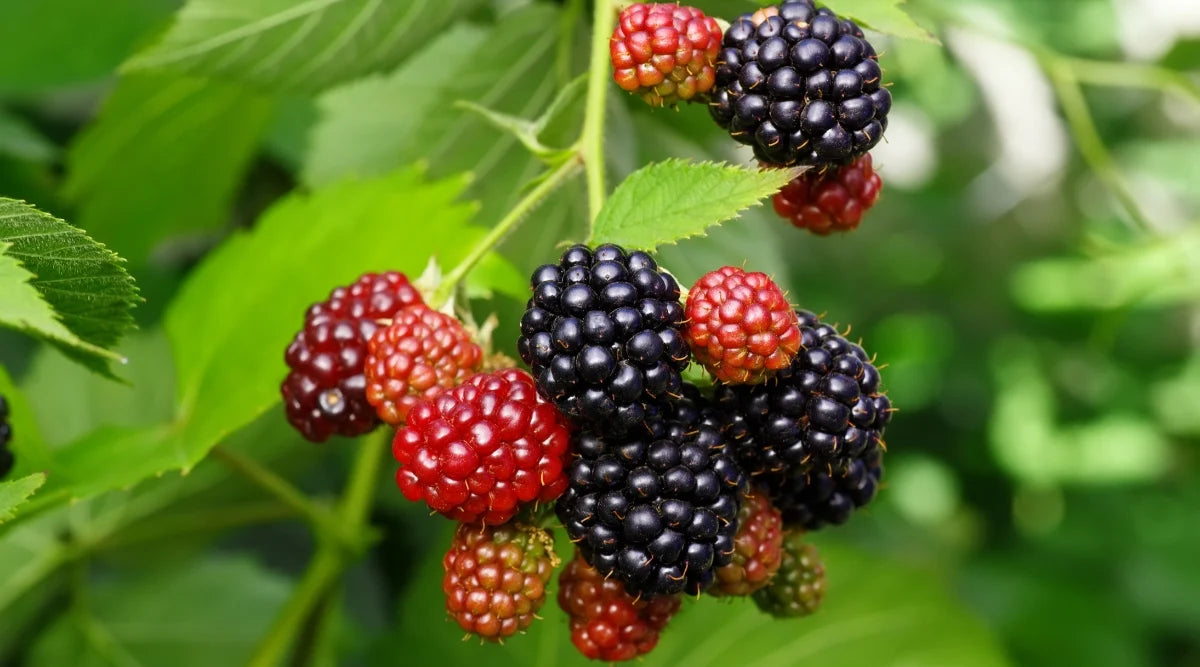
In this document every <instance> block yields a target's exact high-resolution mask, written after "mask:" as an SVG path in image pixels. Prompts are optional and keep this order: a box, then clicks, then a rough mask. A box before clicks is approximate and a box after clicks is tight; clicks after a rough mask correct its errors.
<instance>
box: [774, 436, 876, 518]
mask: <svg viewBox="0 0 1200 667" xmlns="http://www.w3.org/2000/svg"><path fill="white" fill-rule="evenodd" d="M882 476H883V452H882V451H880V450H879V449H878V448H876V449H875V450H873V451H872V452H871V453H870V454H868V455H867V456H865V457H863V458H861V459H854V460H852V461H850V462H849V463H848V464H846V466H845V468H843V469H842V470H840V471H834V472H828V471H818V470H813V471H810V472H809V473H807V474H805V473H795V474H793V475H791V476H788V477H786V478H783V479H782V480H780V481H779V482H778V483H777V484H776V486H775V487H774V489H773V491H774V493H773V495H774V497H775V504H776V505H777V506H778V507H779V511H780V512H782V513H783V522H784V523H785V524H786V525H788V526H794V527H801V528H804V529H805V530H816V529H818V528H821V527H823V526H826V525H840V524H843V523H846V521H847V520H849V519H850V515H851V514H853V513H854V510H856V509H858V508H860V507H862V506H864V505H866V504H867V503H870V502H871V501H872V500H874V499H875V492H876V491H877V490H878V488H879V478H880V477H882Z"/></svg>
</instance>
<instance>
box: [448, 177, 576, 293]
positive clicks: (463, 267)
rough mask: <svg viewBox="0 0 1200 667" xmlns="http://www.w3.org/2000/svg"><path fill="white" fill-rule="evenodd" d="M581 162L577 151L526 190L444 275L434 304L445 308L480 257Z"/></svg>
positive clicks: (563, 180)
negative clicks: (519, 199)
mask: <svg viewBox="0 0 1200 667" xmlns="http://www.w3.org/2000/svg"><path fill="white" fill-rule="evenodd" d="M579 162H580V161H579V156H577V155H573V156H571V157H569V158H567V159H566V160H565V161H564V162H563V163H562V164H560V165H558V166H556V167H554V169H552V170H551V171H550V173H549V174H548V175H547V176H546V178H545V179H543V180H542V182H540V183H538V184H537V185H536V186H534V188H533V189H532V190H530V191H529V192H528V193H526V195H525V196H524V197H522V198H521V201H519V202H517V205H516V206H514V207H513V209H512V210H511V211H509V212H508V214H507V215H505V216H504V218H503V219H501V220H500V222H498V223H496V226H495V227H493V228H492V230H491V231H490V232H488V234H487V236H485V237H483V239H481V240H480V241H479V243H477V244H475V247H474V248H472V249H471V252H470V254H468V255H467V256H466V257H465V258H464V259H463V260H462V261H461V262H459V263H458V266H456V267H454V269H453V270H452V271H450V273H448V274H446V277H445V278H443V279H442V283H441V284H440V285H438V288H437V291H436V292H434V294H433V296H432V297H431V298H430V305H431V306H433V307H434V308H441V307H442V305H443V304H445V303H446V301H447V300H448V299H449V298H450V295H452V294H453V293H454V288H455V287H457V286H458V283H460V282H462V280H463V278H465V277H466V276H467V274H468V273H470V272H471V269H473V268H475V265H476V264H478V263H479V260H481V259H483V258H484V256H485V255H487V254H488V253H489V252H491V251H492V249H493V248H495V247H496V245H497V244H498V243H500V241H501V240H503V239H504V237H505V236H506V235H507V234H508V233H509V232H511V231H513V229H515V228H516V227H517V225H518V224H520V222H521V221H522V220H524V219H525V216H527V215H528V214H529V213H530V211H532V210H533V209H535V208H537V205H538V204H540V203H542V200H543V199H545V198H546V197H547V196H548V195H549V194H550V193H552V192H554V191H555V190H556V189H558V186H560V185H562V184H563V183H564V182H565V181H566V180H567V179H568V178H570V177H571V176H572V175H574V173H575V171H576V170H577V169H578V168H579Z"/></svg>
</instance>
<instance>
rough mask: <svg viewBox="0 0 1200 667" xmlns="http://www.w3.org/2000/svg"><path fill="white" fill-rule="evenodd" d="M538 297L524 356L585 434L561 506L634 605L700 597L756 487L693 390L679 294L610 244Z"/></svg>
mask: <svg viewBox="0 0 1200 667" xmlns="http://www.w3.org/2000/svg"><path fill="white" fill-rule="evenodd" d="M531 287H532V289H533V297H532V298H531V299H530V300H529V303H528V306H527V309H526V311H525V315H524V317H523V318H522V320H521V336H520V338H519V340H518V342H517V349H518V352H519V353H520V355H521V358H522V359H524V360H525V362H526V363H528V364H529V365H530V367H531V368H532V370H533V375H534V378H535V379H536V382H537V385H538V389H539V390H540V391H541V392H542V394H543V395H545V396H546V397H547V398H549V399H550V400H552V401H554V402H555V404H556V405H557V406H558V407H559V409H560V410H561V411H562V412H563V413H564V414H566V415H567V416H569V417H570V418H571V419H572V420H574V421H575V422H576V423H577V424H578V425H579V427H580V431H579V433H578V434H577V435H576V437H575V439H574V442H573V446H572V452H573V453H572V460H571V463H570V465H569V467H568V469H567V476H568V478H569V480H570V484H569V486H568V489H567V492H566V493H565V494H564V495H563V496H562V497H561V498H560V499H559V501H558V505H557V510H558V515H559V517H560V518H561V519H562V522H563V525H564V526H565V527H566V530H567V533H568V535H569V536H570V538H571V539H572V540H573V541H575V542H576V543H577V544H578V545H579V548H580V552H581V553H582V554H583V556H584V558H585V559H587V561H588V563H589V564H591V565H592V566H593V567H595V568H596V569H597V570H598V571H599V572H600V573H601V574H603V575H604V576H616V577H617V578H619V579H620V580H621V581H622V582H624V584H625V587H626V590H628V591H629V592H630V593H631V594H633V595H668V594H676V593H682V592H688V593H691V594H695V593H699V592H700V591H701V590H704V589H705V588H707V587H708V586H709V585H710V584H711V583H712V581H713V576H714V575H713V572H714V569H715V568H717V567H720V566H722V565H725V564H727V563H728V562H729V559H730V557H731V556H732V554H733V537H734V534H735V533H736V532H737V515H738V509H739V507H740V503H741V497H742V494H743V492H744V490H745V478H744V475H743V473H742V471H741V469H740V467H739V466H738V465H737V463H736V462H735V461H734V459H733V457H732V456H730V455H729V454H728V453H727V450H726V447H725V443H724V439H723V436H722V434H721V432H720V431H719V430H718V429H716V428H713V427H712V426H709V425H705V424H702V423H701V409H700V405H699V403H698V402H697V399H699V395H698V393H696V392H695V391H694V389H691V388H689V387H686V386H685V384H684V382H683V379H682V376H681V371H682V370H683V369H684V367H686V366H687V364H688V358H689V351H688V346H687V344H686V343H685V342H684V337H683V331H682V327H683V325H684V311H683V306H682V305H681V304H680V301H679V296H680V290H679V285H678V284H677V283H676V282H675V279H674V278H672V277H671V275H670V274H668V273H665V272H663V271H661V270H659V268H658V265H657V264H656V263H655V262H654V260H653V259H652V258H651V257H650V256H649V255H648V254H646V253H645V252H641V251H632V252H626V251H625V250H624V249H623V248H621V247H619V246H616V245H611V244H609V245H601V246H599V247H597V248H595V249H589V248H588V247H586V246H582V245H578V246H575V247H572V248H570V249H568V250H567V251H566V252H565V253H563V255H562V258H561V259H560V261H559V262H558V263H557V264H547V265H544V266H541V267H539V268H538V269H537V270H535V271H534V273H533V277H532V280H531ZM685 392H686V393H687V396H688V397H690V398H685Z"/></svg>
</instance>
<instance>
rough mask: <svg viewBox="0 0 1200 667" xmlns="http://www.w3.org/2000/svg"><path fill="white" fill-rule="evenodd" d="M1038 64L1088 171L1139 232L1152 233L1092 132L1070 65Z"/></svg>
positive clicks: (1093, 127)
mask: <svg viewBox="0 0 1200 667" xmlns="http://www.w3.org/2000/svg"><path fill="white" fill-rule="evenodd" d="M1042 63H1043V67H1045V69H1046V73H1047V74H1049V75H1050V81H1051V82H1052V83H1053V85H1054V90H1055V91H1056V92H1057V94H1058V101H1059V104H1060V105H1062V110H1063V115H1064V116H1066V118H1067V125H1068V126H1069V127H1070V128H1071V134H1072V135H1074V137H1075V143H1076V144H1077V145H1078V146H1079V152H1080V153H1082V154H1083V159H1084V160H1087V163H1088V165H1089V166H1090V167H1091V168H1092V171H1094V172H1096V175H1097V176H1098V177H1100V180H1101V181H1102V182H1103V183H1104V185H1105V187H1107V188H1108V191H1109V192H1110V193H1112V195H1113V197H1115V198H1116V200H1117V202H1118V203H1119V204H1120V205H1121V207H1122V208H1124V209H1125V212H1126V214H1128V216H1129V218H1130V220H1132V222H1133V223H1134V225H1135V226H1137V227H1138V228H1139V229H1140V230H1141V231H1143V232H1149V231H1153V226H1152V225H1151V224H1150V221H1149V220H1147V219H1146V217H1145V216H1144V215H1142V210H1141V208H1139V207H1138V204H1137V199H1136V198H1135V197H1134V196H1133V193H1132V192H1131V191H1130V190H1129V186H1128V185H1127V184H1126V183H1125V179H1124V178H1123V177H1122V176H1121V172H1120V171H1118V170H1117V164H1116V161H1114V160H1113V157H1112V155H1111V154H1110V153H1109V152H1108V149H1107V148H1105V146H1104V139H1103V138H1101V136H1100V131H1099V130H1098V129H1096V123H1095V121H1093V120H1092V114H1091V112H1090V111H1088V106H1087V100H1086V99H1085V98H1084V96H1083V90H1082V89H1081V88H1080V87H1079V81H1078V80H1077V79H1076V78H1075V75H1074V73H1073V72H1072V70H1071V67H1070V65H1069V64H1068V63H1066V62H1063V61H1062V60H1060V59H1058V58H1049V59H1046V58H1043V60H1042Z"/></svg>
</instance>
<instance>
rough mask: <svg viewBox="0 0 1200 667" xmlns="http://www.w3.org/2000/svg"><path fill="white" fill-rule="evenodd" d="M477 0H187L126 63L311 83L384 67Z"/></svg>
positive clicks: (288, 85)
mask: <svg viewBox="0 0 1200 667" xmlns="http://www.w3.org/2000/svg"><path fill="white" fill-rule="evenodd" d="M478 4H480V3H479V2H478V0H441V1H440V2H379V1H378V0H310V1H308V2H301V3H296V2H292V1H290V0H189V2H187V4H185V5H184V6H183V9H181V10H180V12H179V15H178V17H177V18H176V20H175V24H174V25H173V26H172V27H171V29H170V30H169V31H168V32H167V34H166V35H165V36H163V38H162V40H161V41H160V42H159V43H157V44H155V45H154V46H152V47H150V48H149V49H147V50H145V51H143V52H141V53H139V54H137V55H136V56H134V57H133V58H132V59H130V60H129V62H128V63H126V64H125V66H124V69H125V70H126V71H134V70H142V69H177V70H180V71H184V72H189V73H193V74H201V75H210V76H219V77H223V78H229V79H235V80H238V81H243V82H247V83H251V84H254V85H257V86H261V87H263V88H267V89H270V90H304V91H313V90H320V89H321V88H326V87H328V86H330V85H333V84H336V83H339V82H341V81H346V80H349V79H353V78H355V77H358V76H362V75H364V74H369V73H371V72H376V71H380V70H383V69H386V68H388V67H391V66H393V65H395V64H397V63H399V62H400V61H402V60H403V59H404V58H405V57H407V56H408V55H409V54H411V53H412V52H413V51H415V50H416V49H417V47H418V45H420V44H421V43H422V39H421V38H422V37H425V36H426V35H429V34H432V33H436V32H437V31H438V30H439V29H440V28H442V27H443V26H445V25H446V24H448V23H449V22H450V21H452V20H454V19H457V18H460V17H461V16H462V15H463V14H465V13H467V12H468V10H470V9H471V8H473V7H475V6H477V5H478Z"/></svg>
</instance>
